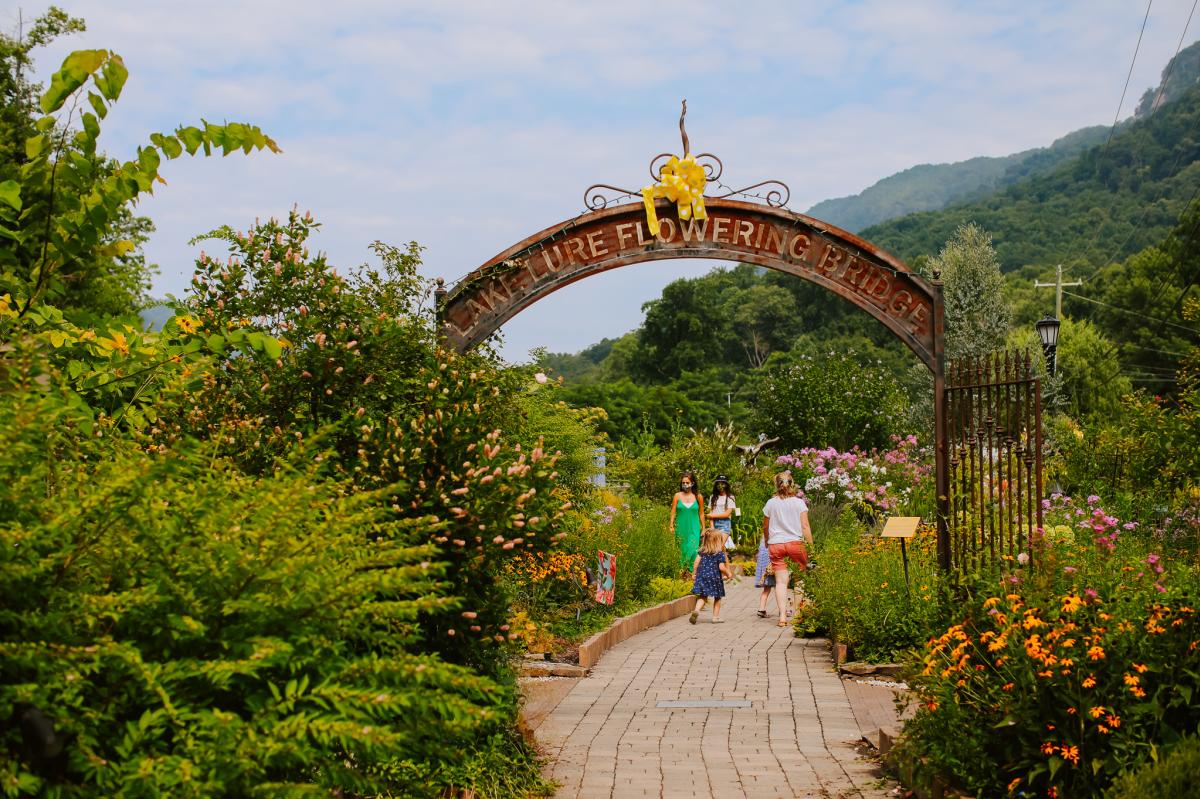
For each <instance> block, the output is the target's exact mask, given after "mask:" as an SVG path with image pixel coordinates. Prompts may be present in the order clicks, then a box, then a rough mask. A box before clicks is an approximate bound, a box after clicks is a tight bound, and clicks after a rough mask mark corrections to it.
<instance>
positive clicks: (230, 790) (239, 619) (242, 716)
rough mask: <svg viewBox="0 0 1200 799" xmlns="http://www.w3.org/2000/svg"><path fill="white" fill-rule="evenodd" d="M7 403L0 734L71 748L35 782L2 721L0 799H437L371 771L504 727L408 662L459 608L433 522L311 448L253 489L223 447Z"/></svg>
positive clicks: (450, 749) (502, 694)
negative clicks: (394, 508)
mask: <svg viewBox="0 0 1200 799" xmlns="http://www.w3.org/2000/svg"><path fill="white" fill-rule="evenodd" d="M0 398H2V401H0V594H2V595H3V596H4V597H5V601H4V604H3V607H2V608H0V718H5V719H12V718H15V717H17V716H19V715H20V714H22V713H28V712H31V711H30V709H31V708H36V711H37V712H39V713H41V714H44V715H45V717H47V718H48V719H49V721H50V723H52V724H53V726H54V730H55V735H56V736H58V740H59V741H60V742H62V741H65V742H66V747H65V749H64V750H63V754H62V758H61V761H58V762H54V763H40V764H38V765H34V764H35V763H39V761H38V759H37V758H36V757H30V756H29V755H21V754H19V753H21V752H23V751H24V750H25V746H24V744H23V742H22V736H21V733H20V731H19V730H18V729H17V728H16V726H14V725H7V724H6V725H4V726H3V727H0V775H3V776H0V784H3V786H4V790H5V792H6V793H7V795H9V796H15V795H16V793H30V794H32V793H36V794H38V795H44V796H68V795H69V796H96V797H99V796H105V797H110V796H111V797H117V796H130V797H132V796H159V795H169V796H197V797H219V796H248V795H252V794H255V793H258V792H266V793H271V794H273V795H289V794H300V793H306V794H310V793H319V794H321V795H328V794H329V793H330V791H335V790H336V791H345V792H353V793H355V794H358V795H362V794H371V793H377V792H386V791H396V792H398V793H401V794H404V795H410V796H411V795H419V794H421V793H426V794H428V795H435V794H436V793H437V791H438V790H439V788H438V787H437V786H430V785H402V784H397V783H395V782H393V781H391V780H390V779H388V778H386V777H384V776H381V773H380V772H378V771H377V769H378V768H380V767H382V766H384V765H386V764H388V763H390V762H392V761H393V760H395V759H397V758H402V759H409V760H411V761H413V762H418V763H425V762H430V763H438V762H441V761H443V760H446V759H447V758H450V759H454V758H456V757H457V754H456V753H458V752H462V751H466V750H467V749H469V747H470V743H471V741H472V740H474V739H475V737H476V736H478V735H480V734H481V733H482V734H486V733H488V732H489V730H500V729H502V728H503V726H504V724H506V723H508V722H509V720H510V719H511V717H512V708H513V707H514V704H515V703H514V697H513V695H512V694H511V693H510V692H509V691H508V690H506V689H504V688H502V687H501V686H500V685H498V684H496V683H494V682H492V681H490V680H487V679H484V678H481V677H479V676H477V675H476V674H473V673H472V672H470V671H468V670H467V669H464V668H461V667H457V666H451V665H448V664H446V663H443V662H440V661H439V660H438V658H436V657H433V656H427V655H416V654H410V653H409V652H408V651H406V648H407V647H409V646H411V645H412V644H414V643H415V642H416V641H418V640H419V638H420V629H419V627H418V618H419V616H420V615H421V614H422V613H425V612H428V611H431V610H434V609H437V608H443V609H446V610H448V609H449V608H450V607H452V606H453V604H454V602H453V600H451V599H450V598H448V597H447V596H446V592H445V588H444V586H443V584H442V583H441V580H442V579H443V578H444V575H445V573H446V568H445V566H444V564H442V563H440V562H439V561H438V560H437V549H436V548H435V547H432V546H430V545H428V544H426V543H424V540H425V538H426V537H427V535H428V532H427V529H428V528H429V527H430V526H431V524H432V523H431V522H430V521H429V520H427V519H425V520H396V519H394V518H392V517H391V514H390V513H387V512H385V511H384V510H383V509H384V508H385V507H386V506H385V505H383V503H382V502H381V501H380V497H378V496H377V495H376V494H374V493H371V492H362V491H360V492H349V491H347V488H348V486H347V484H346V483H345V482H344V481H331V480H328V479H324V478H322V477H321V476H320V475H319V474H318V472H317V466H316V463H315V462H316V461H317V460H318V459H317V458H315V457H313V456H315V455H317V454H318V453H317V452H313V451H305V450H304V449H303V448H300V449H298V450H297V451H296V453H295V455H296V458H295V460H296V463H297V465H289V464H284V463H281V464H279V465H278V466H277V468H276V469H275V471H274V472H273V473H272V474H271V475H269V476H266V477H253V476H247V475H244V474H242V473H240V472H239V471H238V470H237V469H235V468H232V467H231V465H230V464H229V463H228V462H227V461H225V460H224V459H222V458H220V457H219V456H217V454H216V451H215V450H216V447H215V446H214V445H211V444H209V445H202V446H201V445H192V444H189V443H188V442H186V441H180V442H178V443H177V447H176V449H175V450H174V451H172V452H171V453H169V454H166V455H160V454H157V453H155V454H150V453H146V452H145V451H143V450H141V449H140V448H137V447H133V446H129V445H127V444H125V443H123V442H114V443H112V444H106V443H105V442H104V441H103V440H100V441H99V442H98V443H95V444H92V443H89V442H87V441H86V440H84V443H83V444H82V445H81V444H79V443H76V442H74V441H73V440H72V439H71V438H70V437H69V432H70V431H71V429H72V428H73V427H74V422H75V421H76V419H75V416H76V414H74V413H73V412H70V411H67V410H65V409H64V408H63V407H62V406H61V404H59V403H58V402H57V400H56V398H55V397H54V396H53V395H51V396H50V397H48V398H47V397H38V396H36V395H30V394H27V393H12V392H10V393H6V394H3V395H0ZM93 441H95V440H93ZM298 464H306V465H303V466H301V465H298ZM435 527H436V526H435ZM465 625H466V622H465V621H464V626H465Z"/></svg>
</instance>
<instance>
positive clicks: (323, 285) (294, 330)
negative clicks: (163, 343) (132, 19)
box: [158, 211, 577, 674]
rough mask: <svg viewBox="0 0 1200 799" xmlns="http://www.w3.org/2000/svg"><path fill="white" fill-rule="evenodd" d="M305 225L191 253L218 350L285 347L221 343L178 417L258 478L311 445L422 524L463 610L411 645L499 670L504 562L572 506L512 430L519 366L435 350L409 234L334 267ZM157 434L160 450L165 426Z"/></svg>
mask: <svg viewBox="0 0 1200 799" xmlns="http://www.w3.org/2000/svg"><path fill="white" fill-rule="evenodd" d="M316 225H317V223H316V222H315V221H314V220H313V219H312V217H311V216H310V215H308V214H304V215H301V214H300V213H299V212H298V211H293V212H292V213H291V214H290V215H289V217H288V219H287V220H286V221H284V222H281V221H278V220H274V219H271V220H267V221H265V222H263V223H261V224H256V225H255V226H253V227H251V228H250V229H248V230H247V231H245V232H240V231H233V230H230V229H228V228H226V229H222V230H219V231H214V234H213V235H214V237H216V238H217V239H218V240H222V241H224V242H225V243H226V244H227V245H228V247H229V250H230V254H229V256H228V257H225V258H220V259H218V258H214V257H212V256H210V255H208V254H206V253H205V254H201V257H200V259H199V261H198V263H197V269H196V276H195V278H194V280H193V293H192V296H191V297H190V298H189V301H188V304H187V310H188V311H189V312H190V316H189V318H191V319H194V320H195V323H196V324H198V325H200V326H201V330H202V333H203V335H204V336H205V338H206V340H207V341H208V342H209V343H210V346H213V347H214V349H219V348H220V346H221V343H222V341H221V340H222V339H225V338H227V337H228V336H230V335H231V334H232V333H234V332H238V333H240V334H241V335H243V336H244V337H246V339H247V340H251V341H253V340H258V339H261V340H263V341H264V342H267V341H269V340H270V339H271V337H278V338H280V339H283V340H285V341H286V344H287V346H286V347H285V348H283V349H274V348H272V347H271V346H270V345H269V344H264V348H263V350H261V351H256V352H247V351H244V350H241V349H237V350H233V349H231V350H228V351H227V352H226V353H225V355H224V357H223V359H222V360H221V363H220V368H219V370H217V371H216V372H215V373H214V374H212V375H211V376H210V377H209V379H208V380H207V381H206V383H205V385H204V386H203V387H202V388H201V389H199V390H197V391H196V392H194V393H193V394H192V395H191V396H190V398H189V399H188V400H187V401H186V402H185V403H184V406H183V410H184V412H183V414H182V415H181V418H179V419H177V420H175V421H174V425H178V428H179V429H180V430H182V431H185V432H186V431H191V432H192V433H193V434H195V435H197V436H200V437H202V438H204V439H208V440H214V441H218V442H220V443H221V444H222V448H221V451H222V452H223V453H224V454H225V455H226V456H227V457H229V458H231V459H233V460H235V461H236V462H237V463H239V464H240V465H241V466H242V468H244V469H246V470H247V471H249V472H250V473H253V474H267V473H270V471H271V470H272V469H273V468H274V464H275V462H276V461H277V460H278V459H279V458H280V457H283V456H284V455H285V454H286V453H287V452H289V451H291V449H292V448H293V447H294V446H295V443H296V442H297V441H303V440H309V439H311V438H313V437H318V438H320V439H321V440H322V441H323V442H325V444H326V446H327V447H328V448H329V450H330V453H329V456H328V458H327V461H326V466H325V468H326V469H328V471H329V473H330V474H331V475H332V476H333V477H335V478H337V479H345V480H348V481H349V482H350V484H351V485H353V486H354V488H355V490H366V491H375V490H379V489H386V490H387V492H388V494H387V495H388V497H389V499H388V503H387V504H388V507H390V508H391V510H392V512H393V513H395V514H396V515H398V516H399V517H401V518H405V519H416V520H423V523H424V525H425V531H426V535H427V538H428V543H430V544H433V545H436V547H437V550H438V552H439V558H440V559H441V560H444V561H445V562H447V563H448V564H449V567H448V572H447V577H448V579H449V580H450V581H451V582H452V584H453V585H454V586H455V590H456V596H457V597H458V598H459V599H460V600H461V605H460V606H459V607H457V608H455V609H453V610H449V609H447V610H445V611H443V612H438V613H432V614H431V615H430V617H429V618H428V619H426V620H425V621H424V623H423V624H422V632H423V636H424V637H423V639H422V643H421V646H422V648H423V650H424V651H433V652H438V653H441V654H442V655H444V656H445V657H446V658H447V659H449V660H451V661H452V662H455V663H461V664H466V665H470V666H472V667H473V668H475V669H477V670H479V671H481V672H483V673H487V674H497V673H500V672H502V671H503V670H504V668H505V665H504V664H505V658H504V656H503V655H504V653H505V652H506V651H507V649H506V647H507V646H508V645H509V644H508V642H509V639H508V636H507V633H508V630H507V624H508V597H507V596H506V595H505V593H504V591H503V586H502V584H501V580H500V575H501V573H502V571H503V568H504V565H505V564H506V563H507V562H508V561H509V560H511V558H513V557H514V556H515V555H518V554H520V553H523V552H524V553H539V552H543V551H546V550H548V549H549V548H550V547H551V546H552V543H553V542H552V538H553V536H554V535H555V529H554V528H555V525H556V524H557V521H558V520H559V519H561V518H562V510H563V508H562V506H563V504H564V502H565V501H566V500H567V499H568V498H567V496H565V494H564V493H562V492H561V491H560V490H559V482H558V477H559V475H558V473H557V470H556V467H555V463H556V460H557V455H556V454H555V453H554V452H553V451H547V450H546V449H545V447H544V446H543V445H542V443H540V442H537V441H533V442H530V441H528V440H525V441H522V436H521V433H522V432H523V430H524V428H523V427H522V425H521V422H520V419H521V405H520V402H519V400H518V397H520V395H521V390H522V388H523V387H524V385H525V381H527V380H528V379H529V377H530V376H529V375H528V374H523V373H521V372H518V371H515V370H505V369H501V368H499V367H498V366H497V365H496V363H495V362H494V361H492V360H490V359H489V358H488V357H487V356H486V355H485V354H480V353H470V354H466V355H459V354H457V353H454V352H449V351H446V350H442V349H441V348H440V347H439V346H438V345H437V335H436V332H435V331H436V325H435V323H434V319H433V316H432V312H431V310H430V309H429V307H428V305H427V303H426V300H428V292H427V290H426V286H425V284H424V281H422V280H421V279H420V278H419V276H418V275H417V268H418V266H419V264H420V248H419V247H418V246H417V245H416V244H415V243H414V244H410V245H408V246H407V247H404V248H397V247H391V246H388V245H384V244H382V243H378V242H377V243H376V244H375V245H374V250H375V253H376V255H377V257H378V258H379V260H380V263H381V266H380V267H376V268H366V267H364V268H362V269H359V270H357V271H354V272H352V273H350V274H349V275H339V274H338V273H337V272H336V271H335V270H333V269H332V268H331V267H330V266H329V264H328V263H327V262H326V260H325V257H324V256H323V255H321V254H319V253H318V254H312V253H310V251H309V250H308V247H307V239H308V236H309V235H310V234H311V232H312V231H313V230H314V229H315V227H316ZM160 429H161V431H162V432H161V435H160V437H159V439H158V440H159V441H160V442H161V444H162V445H165V446H171V443H172V440H173V436H174V435H175V433H174V432H172V430H173V429H174V428H173V426H172V425H161V426H160ZM576 477H577V475H576ZM463 613H466V614H468V615H467V617H466V618H464V617H463V615H462V614H463Z"/></svg>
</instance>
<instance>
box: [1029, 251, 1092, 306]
mask: <svg viewBox="0 0 1200 799" xmlns="http://www.w3.org/2000/svg"><path fill="white" fill-rule="evenodd" d="M1054 271H1055V278H1054V282H1053V283H1043V282H1041V281H1040V280H1034V281H1033V287H1034V288H1035V289H1050V288H1052V289H1054V318H1055V319H1062V294H1063V292H1062V290H1063V288H1064V287H1071V286H1082V285H1083V282H1082V281H1079V280H1076V281H1075V282H1074V283H1064V282H1063V275H1062V264H1059V265H1058V267H1057V268H1056V269H1055V270H1054Z"/></svg>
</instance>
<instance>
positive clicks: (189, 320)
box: [175, 316, 200, 336]
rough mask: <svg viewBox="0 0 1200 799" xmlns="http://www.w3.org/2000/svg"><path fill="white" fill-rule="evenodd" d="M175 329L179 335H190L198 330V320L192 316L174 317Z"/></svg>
mask: <svg viewBox="0 0 1200 799" xmlns="http://www.w3.org/2000/svg"><path fill="white" fill-rule="evenodd" d="M175 327H177V328H179V332H180V333H184V334H186V335H189V336H190V335H191V334H193V333H195V332H196V331H197V330H199V329H200V320H199V319H197V318H196V317H194V316H176V317H175Z"/></svg>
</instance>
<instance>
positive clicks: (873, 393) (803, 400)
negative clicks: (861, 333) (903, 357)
mask: <svg viewBox="0 0 1200 799" xmlns="http://www.w3.org/2000/svg"><path fill="white" fill-rule="evenodd" d="M904 409H905V397H904V392H903V390H902V389H901V388H900V385H899V383H898V382H897V381H896V378H895V377H893V376H892V375H891V374H890V373H889V372H887V371H886V370H885V369H883V368H881V367H876V366H864V365H863V364H861V363H859V360H858V358H857V357H856V356H855V354H854V353H853V352H836V353H835V352H831V353H828V354H824V353H823V354H821V355H820V356H818V357H813V356H810V355H806V354H801V355H795V356H791V357H790V359H789V358H788V357H784V358H781V359H780V360H779V361H778V362H777V363H775V364H774V365H771V366H769V367H768V372H767V374H766V376H765V377H764V378H763V379H762V381H761V383H760V385H759V391H758V396H757V397H756V398H755V401H754V421H755V425H756V426H757V427H758V429H760V430H762V431H764V432H765V433H766V434H767V435H769V436H778V437H779V438H780V439H781V441H780V448H782V449H785V450H792V449H800V448H802V447H817V448H823V447H837V448H838V449H843V450H844V449H849V448H850V447H852V446H855V445H857V446H860V447H864V448H867V449H871V448H874V447H884V446H886V445H887V444H888V440H889V439H888V437H889V436H890V435H892V434H894V433H895V432H896V431H897V430H899V429H901V424H902V420H903V416H904Z"/></svg>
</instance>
